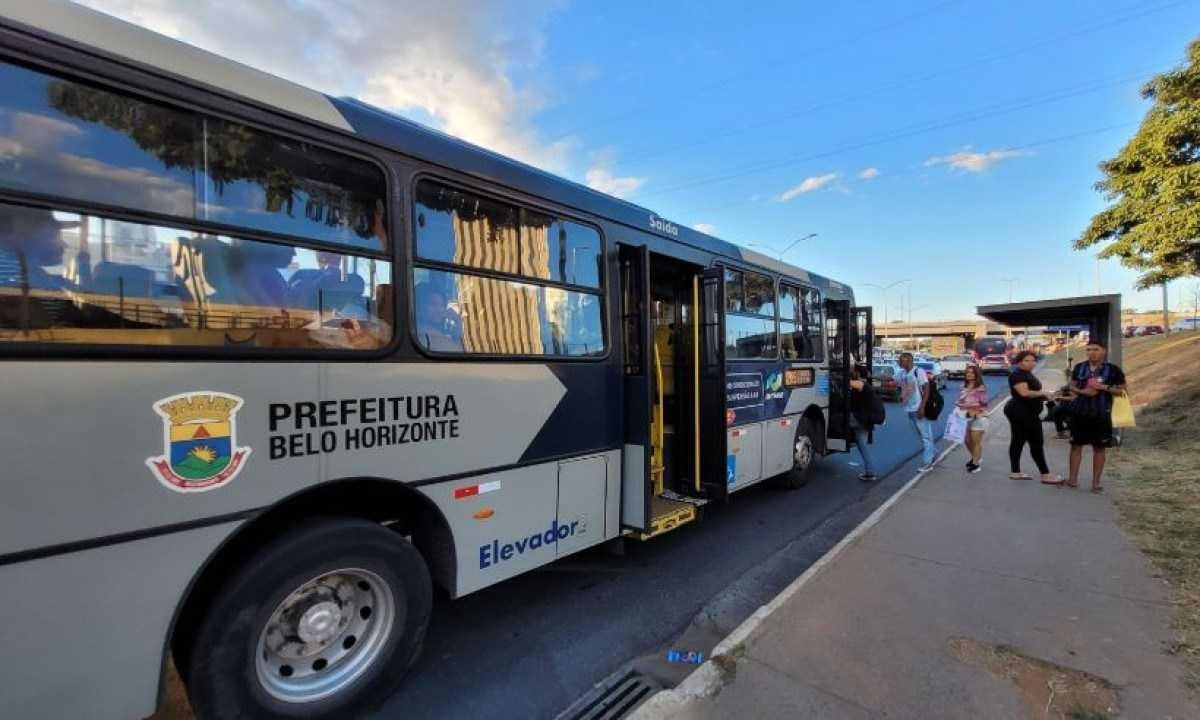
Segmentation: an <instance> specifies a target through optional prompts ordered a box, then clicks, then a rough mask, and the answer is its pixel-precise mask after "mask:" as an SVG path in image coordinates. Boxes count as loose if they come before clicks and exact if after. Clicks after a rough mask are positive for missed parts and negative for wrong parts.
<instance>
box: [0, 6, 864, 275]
mask: <svg viewBox="0 0 1200 720" xmlns="http://www.w3.org/2000/svg"><path fill="white" fill-rule="evenodd" d="M0 19H3V21H4V22H5V24H8V25H10V26H17V27H20V26H24V27H23V28H22V29H26V30H32V31H34V32H36V33H38V34H49V35H51V36H57V37H58V38H61V39H65V40H67V41H70V42H71V43H73V44H77V45H83V46H87V47H88V48H94V49H95V50H99V51H101V52H102V53H104V54H106V55H110V56H113V57H116V58H120V59H124V60H127V61H132V62H134V63H136V64H139V65H141V66H143V67H145V68H147V69H151V70H154V71H158V72H166V73H169V74H172V75H175V76H177V77H181V78H186V79H188V80H191V81H193V82H195V83H199V84H201V85H204V86H206V87H207V88H209V89H212V90H213V91H215V92H218V93H221V94H229V95H233V96H236V97H238V98H239V99H241V100H249V101H250V102H253V103H256V104H259V105H262V106H264V107H266V108H267V109H270V110H273V111H277V112H278V111H282V112H284V113H286V114H290V115H293V116H297V117H300V118H303V119H306V120H309V121H312V122H316V123H320V124H321V125H324V126H326V127H330V128H333V129H336V130H339V131H341V132H345V133H350V134H353V135H355V136H357V137H359V138H362V139H364V140H366V141H369V142H372V143H375V144H377V145H381V146H383V147H387V148H390V149H393V150H396V151H398V152H402V153H404V154H408V155H412V156H414V157H417V158H420V159H422V160H426V161H428V162H431V163H435V164H438V165H441V166H444V167H448V168H453V169H455V170H460V171H462V172H466V173H468V174H471V175H475V176H478V177H481V178H484V179H488V180H491V181H493V182H496V183H499V184H501V185H505V186H508V187H512V188H514V189H517V190H520V191H522V192H527V193H529V194H531V195H537V196H541V197H545V198H547V199H549V200H552V201H555V202H559V203H562V204H564V205H568V206H570V207H574V208H577V209H579V210H582V211H584V212H588V213H591V214H593V215H596V216H598V217H602V218H607V219H609V220H612V221H615V222H619V223H622V224H624V225H628V226H630V227H633V228H638V229H640V230H642V231H644V232H648V233H652V234H656V235H659V236H662V237H665V238H669V239H671V240H675V241H677V242H681V243H683V244H686V245H690V246H692V247H695V248H698V249H700V250H703V251H706V252H710V253H713V254H717V255H723V256H726V257H729V258H734V259H739V260H742V261H743V262H746V263H748V264H751V265H756V266H759V267H761V268H764V269H766V270H769V271H771V272H775V273H778V274H780V275H786V276H791V277H795V278H799V279H804V280H809V281H812V282H819V283H820V284H823V285H825V284H827V285H828V286H830V287H832V288H834V289H845V290H846V293H845V294H847V295H848V294H849V291H848V288H845V286H844V285H841V284H840V283H837V282H834V281H831V280H829V279H828V278H825V277H822V276H819V275H816V274H813V273H810V272H808V271H806V270H803V269H802V268H799V267H796V266H795V265H791V264H789V263H785V262H782V261H780V260H776V259H774V258H771V257H768V256H766V255H763V254H762V253H758V252H755V251H753V250H749V249H747V248H744V247H742V246H740V245H736V244H734V243H730V242H727V241H724V240H721V239H719V238H716V237H713V236H711V235H707V234H705V233H702V232H699V231H697V230H693V229H692V228H689V227H687V226H685V225H677V224H675V223H671V222H670V221H668V220H666V219H665V218H662V217H660V216H659V215H658V214H657V213H655V212H653V211H652V210H649V209H647V208H644V207H641V206H639V205H635V204H633V203H631V202H628V201H625V200H621V199H620V198H616V197H613V196H611V195H606V194H604V193H601V192H599V191H597V190H593V189H592V188H589V187H587V186H585V185H582V184H580V183H576V182H574V181H571V180H567V179H565V178H562V177H560V176H557V175H554V174H552V173H549V172H546V171H544V170H540V169H538V168H535V167H533V166H530V165H526V164H525V163H522V162H519V161H517V160H514V159H512V158H509V157H506V156H504V155H501V154H499V153H496V152H493V151H491V150H487V149H486V148H481V147H479V146H476V145H472V144H471V143H468V142H466V141H464V140H461V139H459V138H456V137H453V136H450V135H447V134H446V133H442V132H439V131H437V130H433V129H431V128H428V127H425V126H423V125H420V124H418V123H416V122H413V121H411V120H408V119H407V118H403V117H401V116H399V115H397V114H395V113H392V112H389V111H387V110H383V109H380V108H377V107H374V106H372V105H369V104H367V103H364V102H362V101H359V100H356V99H351V98H335V97H331V96H328V95H325V94H323V93H320V92H318V91H316V90H312V89H310V88H306V87H304V86H302V85H299V84H297V83H293V82H291V81H289V80H285V79H283V78H280V77H277V76H275V75H272V74H270V73H266V72H263V71H261V70H256V69H254V68H252V67H249V66H247V65H243V64H241V63H237V62H234V61H232V60H229V59H227V58H224V57H221V56H219V55H216V54H214V53H210V52H208V51H206V50H201V49H200V48H197V47H195V46H192V45H188V44H187V43H184V42H181V41H178V40H175V39H172V38H169V37H166V36H164V35H160V34H158V33H156V32H153V31H151V30H147V29H145V28H143V27H141V26H138V25H134V24H132V23H129V22H126V21H124V20H120V19H117V18H114V17H112V16H110V15H106V14H104V13H101V12H98V11H95V10H92V9H90V8H86V7H83V6H81V5H77V4H75V3H73V2H68V1H67V0H39V1H38V2H29V1H28V0H0ZM655 221H660V222H662V223H664V224H665V226H666V227H667V228H669V229H667V230H664V229H660V228H656V227H654V223H655ZM671 229H673V230H674V232H671V231H670V230H671Z"/></svg>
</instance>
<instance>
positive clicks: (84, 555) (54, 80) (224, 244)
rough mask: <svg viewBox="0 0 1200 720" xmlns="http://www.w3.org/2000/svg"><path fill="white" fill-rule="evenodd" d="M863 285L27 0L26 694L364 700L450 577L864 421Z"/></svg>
mask: <svg viewBox="0 0 1200 720" xmlns="http://www.w3.org/2000/svg"><path fill="white" fill-rule="evenodd" d="M873 334H874V333H873V329H872V328H871V318H870V309H869V308H858V307H855V302H854V294H853V292H852V290H851V288H850V287H848V286H847V285H845V284H842V283H839V282H836V281H834V280H831V279H829V278H826V277H822V276H820V275H818V274H816V273H811V272H807V271H805V270H803V269H801V268H799V267H795V266H793V265H789V264H786V263H783V262H780V261H777V260H774V259H771V258H768V257H765V256H763V255H761V254H758V253H754V252H751V251H749V250H746V249H743V248H740V247H738V246H736V245H733V244H730V243H728V242H724V241H721V240H719V239H717V238H714V237H710V236H708V235H705V234H702V233H699V232H696V231H693V230H691V229H689V228H687V227H684V226H681V225H677V224H676V223H674V222H671V221H669V220H667V219H664V218H662V217H660V216H658V215H656V214H654V213H652V212H650V211H648V210H646V209H643V208H641V207H638V206H636V205H633V204H630V203H628V202H624V201H621V200H618V199H616V198H613V197H609V196H606V195H603V194H601V193H598V192H595V191H593V190H590V189H588V188H586V187H583V186H581V185H577V184H575V183H572V182H568V181H566V180H563V179H561V178H558V177H555V176H553V175H550V174H547V173H545V172H542V171H539V170H536V169H534V168H531V167H528V166H525V165H523V164H520V163H518V162H515V161H513V160H510V159H508V158H505V157H502V156H500V155H497V154H495V153H492V152H488V151H486V150H482V149H480V148H477V147H473V146H471V145H469V144H466V143H464V142H461V141H459V140H456V139H454V138H451V137H448V136H446V135H443V134H441V133H438V132H434V131H431V130H428V129H425V128H422V127H420V126H418V125H416V124H414V123H412V122H409V121H406V120H404V119H401V118H399V117H396V116H393V115H391V114H389V113H387V112H384V111H381V110H379V109H377V108H374V107H371V106H369V105H366V104H364V103H361V102H358V101H356V100H353V99H345V98H334V97H329V96H326V95H323V94H321V93H317V92H314V91H311V90H308V89H305V88H303V87H300V86H297V85H294V84H291V83H289V82H285V81H283V80H281V79H278V78H276V77H273V76H270V75H267V74H264V73H262V72H258V71H256V70H253V69H251V68H247V67H244V66H240V65H237V64H234V63H231V62H230V61H228V60H226V59H224V58H222V57H218V56H215V55H212V54H209V53H206V52H202V51H200V50H197V49H196V48H193V47H190V46H187V45H185V44H182V43H179V42H176V41H173V40H170V39H167V38H165V37H162V36H159V35H156V34H153V33H150V32H147V31H145V30H142V29H139V28H137V27H135V26H133V25H129V24H126V23H123V22H121V21H118V20H115V19H113V18H110V17H108V16H105V15H101V14H99V13H95V12H93V11H90V10H87V9H85V8H82V7H79V6H76V5H73V4H71V3H67V2H59V1H57V0H55V1H47V2H38V3H21V2H16V1H15V0H4V1H3V2H0V372H2V373H3V384H2V385H0V398H2V399H3V407H4V408H5V413H4V416H3V420H2V421H0V422H2V423H3V425H2V427H3V431H2V432H0V454H2V455H3V457H4V465H5V471H4V474H3V481H2V483H3V484H2V486H0V487H2V488H3V496H4V502H3V503H0V588H2V589H0V605H2V606H3V607H4V610H5V621H4V622H3V623H2V624H0V647H3V648H4V653H3V660H0V663H2V666H0V697H2V698H3V699H4V701H3V702H4V712H5V714H8V715H11V716H12V717H89V718H130V717H145V716H147V715H150V714H151V713H153V712H154V711H155V709H156V707H157V706H158V703H159V699H160V697H161V695H162V689H163V687H164V685H165V680H164V678H165V677H166V676H167V668H168V663H169V662H170V661H172V660H173V662H174V664H175V666H176V667H177V668H178V671H179V674H180V676H181V678H182V679H183V682H184V685H185V686H186V689H187V693H188V697H189V699H190V702H191V705H192V708H193V710H194V711H195V713H196V714H197V716H199V717H254V718H266V717H318V716H328V717H350V716H355V715H357V714H359V713H361V712H363V711H365V710H366V709H369V708H371V707H374V706H375V705H376V704H377V703H378V702H380V701H381V700H382V699H383V698H385V697H386V696H387V695H388V694H390V693H391V692H392V691H393V690H394V689H395V687H396V686H397V684H398V683H399V682H401V678H402V677H403V675H404V672H405V670H406V669H407V668H408V667H409V666H410V665H411V664H412V663H413V662H414V661H415V659H416V657H417V655H418V651H419V648H420V646H421V642H422V639H423V637H424V634H425V632H426V628H427V626H428V624H429V619H430V612H431V606H432V604H433V602H434V596H435V595H434V593H435V588H440V592H441V593H442V594H444V596H447V597H449V598H451V599H453V598H458V597H461V596H464V595H466V594H468V593H472V592H474V591H476V590H479V589H481V588H484V587H487V586H490V585H493V584H495V583H498V582H501V581H503V580H505V579H506V578H511V577H513V576H515V575H518V574H520V573H524V572H526V571H528V570H531V569H533V568H536V567H539V566H541V565H544V564H546V563H550V562H553V561H555V560H556V559H558V558H562V557H564V556H566V555H569V554H571V553H576V552H579V551H581V550H583V549H585V548H589V547H593V546H596V545H599V544H601V543H606V542H613V541H621V542H623V541H632V540H648V539H651V538H653V537H655V536H657V535H660V534H662V533H665V532H670V531H672V530H675V529H676V528H679V527H681V526H683V525H685V524H688V523H691V522H693V521H695V520H697V519H698V518H699V517H700V516H701V514H702V512H703V511H704V508H706V507H712V506H715V505H716V504H720V503H724V502H727V501H728V500H729V498H730V497H731V496H732V494H734V493H737V492H740V491H742V490H744V489H746V488H749V487H753V486H754V485H756V484H757V483H760V482H763V481H764V480H768V479H774V480H776V481H778V482H781V483H783V484H784V485H788V486H793V487H795V486H798V485H800V484H801V483H802V482H803V481H804V477H805V474H806V473H807V472H808V471H809V470H810V468H811V466H812V464H813V463H814V461H815V460H816V459H817V458H818V457H820V456H821V455H823V454H826V453H832V452H838V451H845V450H846V449H847V441H848V439H849V438H850V437H851V435H850V430H849V393H848V374H849V370H850V367H851V365H852V363H855V362H863V363H866V364H869V363H870V360H871V356H872V352H871V349H872V348H871V338H872V337H873Z"/></svg>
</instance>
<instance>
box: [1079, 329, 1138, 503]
mask: <svg viewBox="0 0 1200 720" xmlns="http://www.w3.org/2000/svg"><path fill="white" fill-rule="evenodd" d="M1107 357H1108V349H1107V348H1106V347H1104V343H1102V342H1100V341H1099V340H1091V341H1089V342H1088V344H1087V358H1088V359H1087V362H1081V363H1079V364H1078V365H1076V366H1075V368H1074V369H1073V370H1071V396H1072V398H1073V400H1072V402H1071V459H1070V476H1069V478H1068V479H1067V483H1066V484H1067V486H1068V487H1079V466H1080V464H1082V462H1083V446H1084V445H1091V446H1092V492H1095V493H1098V492H1102V491H1103V490H1104V487H1103V486H1102V485H1101V484H1100V476H1101V475H1102V474H1103V473H1104V462H1105V459H1106V456H1105V450H1106V449H1107V448H1109V447H1112V434H1113V427H1112V403H1113V396H1114V395H1121V394H1123V393H1124V392H1125V373H1124V372H1122V371H1121V368H1120V367H1118V366H1116V365H1113V364H1112V363H1110V362H1107V360H1106V358H1107Z"/></svg>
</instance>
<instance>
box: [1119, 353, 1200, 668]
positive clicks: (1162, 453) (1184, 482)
mask: <svg viewBox="0 0 1200 720" xmlns="http://www.w3.org/2000/svg"><path fill="white" fill-rule="evenodd" d="M1124 349H1125V359H1124V369H1125V372H1126V374H1127V376H1128V379H1129V386H1130V397H1131V399H1132V400H1133V403H1134V407H1135V410H1136V411H1137V421H1138V427H1137V429H1134V430H1128V431H1126V435H1125V444H1124V446H1123V447H1121V448H1120V449H1118V450H1116V451H1114V452H1112V453H1111V457H1112V465H1111V467H1112V469H1113V471H1114V473H1115V474H1116V475H1117V476H1118V477H1120V479H1121V481H1122V482H1121V489H1120V493H1119V494H1118V497H1117V507H1118V509H1119V510H1120V517H1121V522H1122V524H1123V525H1124V526H1125V528H1126V529H1127V530H1128V531H1129V532H1130V533H1131V535H1132V536H1133V537H1134V539H1135V540H1136V542H1137V543H1138V545H1139V546H1140V547H1141V549H1142V551H1143V552H1145V553H1146V555H1147V556H1148V557H1149V558H1150V560H1151V561H1152V562H1153V563H1154V566H1155V568H1156V569H1157V570H1158V572H1159V573H1161V575H1162V577H1163V579H1165V580H1166V581H1167V582H1168V583H1169V584H1170V588H1171V596H1172V600H1173V603H1174V606H1175V614H1174V629H1175V633H1176V638H1175V645H1174V647H1173V648H1172V650H1173V652H1176V653H1178V654H1180V655H1181V656H1182V657H1183V659H1184V662H1185V666H1186V672H1187V675H1186V682H1187V684H1188V686H1189V687H1191V688H1193V689H1200V332H1190V333H1181V334H1177V335H1169V336H1152V337H1147V338H1132V339H1130V340H1126V341H1125V348H1124Z"/></svg>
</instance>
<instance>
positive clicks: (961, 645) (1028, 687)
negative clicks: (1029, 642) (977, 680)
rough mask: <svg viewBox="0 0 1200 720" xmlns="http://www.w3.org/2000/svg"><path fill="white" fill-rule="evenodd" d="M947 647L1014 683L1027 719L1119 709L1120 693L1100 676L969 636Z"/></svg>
mask: <svg viewBox="0 0 1200 720" xmlns="http://www.w3.org/2000/svg"><path fill="white" fill-rule="evenodd" d="M947 650H948V651H949V653H950V655H951V656H952V657H954V658H955V659H956V660H958V661H960V662H962V663H965V664H967V665H971V666H973V667H979V668H984V669H986V670H988V671H989V672H991V673H992V674H994V675H996V676H997V677H1001V678H1005V679H1007V680H1009V681H1010V682H1011V683H1012V684H1013V685H1015V686H1016V688H1017V692H1018V693H1019V694H1020V696H1021V699H1022V700H1023V701H1024V703H1025V709H1026V710H1027V711H1028V717H1029V718H1030V720H1034V719H1035V718H1036V719H1037V720H1103V719H1104V718H1112V717H1116V716H1117V715H1118V714H1119V713H1120V700H1121V698H1120V694H1119V693H1118V691H1117V688H1116V687H1115V686H1114V685H1113V684H1112V683H1110V682H1109V681H1107V680H1105V679H1104V678H1102V677H1097V676H1096V675H1092V674H1090V673H1086V672H1083V671H1082V670H1072V669H1071V668H1065V667H1062V666H1061V665H1055V664H1054V663H1050V662H1046V661H1045V660H1039V659H1038V658H1033V657H1029V656H1027V655H1022V654H1021V653H1020V652H1018V651H1017V650H1016V649H1014V648H1010V647H1006V646H1003V645H989V644H987V643H981V642H979V641H977V640H972V639H971V638H953V639H951V640H950V642H949V645H948V647H947Z"/></svg>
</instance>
